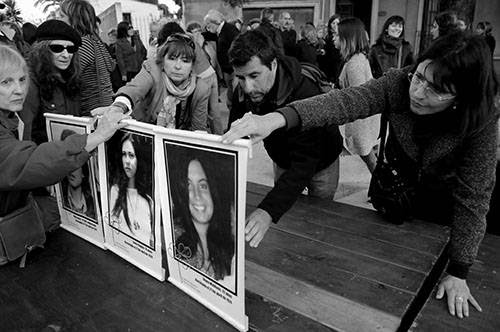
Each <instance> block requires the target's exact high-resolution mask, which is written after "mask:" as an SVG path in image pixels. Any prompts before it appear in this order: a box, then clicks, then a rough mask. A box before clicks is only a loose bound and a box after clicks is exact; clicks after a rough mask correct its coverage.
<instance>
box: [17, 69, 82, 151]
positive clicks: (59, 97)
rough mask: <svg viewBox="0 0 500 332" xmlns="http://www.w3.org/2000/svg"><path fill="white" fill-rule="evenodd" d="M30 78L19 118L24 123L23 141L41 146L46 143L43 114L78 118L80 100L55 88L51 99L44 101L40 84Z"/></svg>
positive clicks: (59, 88)
mask: <svg viewBox="0 0 500 332" xmlns="http://www.w3.org/2000/svg"><path fill="white" fill-rule="evenodd" d="M31 76H32V77H31V79H30V87H29V90H28V95H27V96H26V100H25V101H24V105H23V109H22V111H21V112H20V113H19V116H20V117H21V119H22V120H23V122H24V134H23V139H24V140H28V141H31V140H32V141H33V142H35V143H36V144H41V143H44V142H47V130H46V126H45V117H44V114H45V113H56V114H69V115H74V116H79V115H80V100H79V98H78V97H69V96H67V95H66V94H65V93H64V92H63V90H62V89H61V87H57V88H56V89H55V90H54V93H53V95H52V98H51V99H50V100H46V99H45V98H43V97H42V96H41V95H40V84H39V83H38V81H37V80H36V78H35V77H33V75H31ZM61 84H62V83H61Z"/></svg>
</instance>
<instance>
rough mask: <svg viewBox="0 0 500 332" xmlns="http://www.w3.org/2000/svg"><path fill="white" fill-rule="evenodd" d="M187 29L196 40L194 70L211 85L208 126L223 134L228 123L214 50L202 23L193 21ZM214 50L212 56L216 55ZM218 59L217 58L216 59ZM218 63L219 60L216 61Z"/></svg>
mask: <svg viewBox="0 0 500 332" xmlns="http://www.w3.org/2000/svg"><path fill="white" fill-rule="evenodd" d="M186 29H187V31H188V32H189V33H190V34H191V35H192V36H193V39H194V41H195V47H196V49H195V51H196V60H195V62H194V68H193V70H194V72H195V73H196V75H197V76H198V78H200V79H202V80H204V81H205V83H206V84H207V85H208V86H209V87H210V99H209V100H208V126H209V128H210V132H211V133H212V134H216V135H222V134H223V133H224V129H225V128H226V127H227V123H224V121H223V120H222V109H221V107H220V104H219V85H218V82H217V74H216V72H215V69H214V67H213V64H212V63H213V60H212V59H211V58H210V55H209V52H211V51H212V50H211V49H210V46H209V45H208V44H205V38H204V37H203V35H202V34H201V31H202V30H201V24H200V23H198V22H191V23H189V24H188V26H187V28H186ZM206 50H208V52H207V51H206ZM214 55H215V54H214V52H212V56H214ZM214 60H216V59H214ZM215 65H217V62H215Z"/></svg>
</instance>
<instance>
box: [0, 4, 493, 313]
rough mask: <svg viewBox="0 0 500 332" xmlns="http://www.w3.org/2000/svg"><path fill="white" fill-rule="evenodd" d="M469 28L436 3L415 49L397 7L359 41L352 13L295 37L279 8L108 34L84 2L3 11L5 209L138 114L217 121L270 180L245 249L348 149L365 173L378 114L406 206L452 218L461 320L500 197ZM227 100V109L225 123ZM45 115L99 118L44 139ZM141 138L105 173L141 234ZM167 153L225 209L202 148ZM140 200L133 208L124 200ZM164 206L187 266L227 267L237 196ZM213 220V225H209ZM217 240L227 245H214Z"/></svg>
mask: <svg viewBox="0 0 500 332" xmlns="http://www.w3.org/2000/svg"><path fill="white" fill-rule="evenodd" d="M464 26H465V30H471V28H470V27H469V28H468V27H467V25H465V24H464V21H463V20H460V18H459V17H458V16H457V14H456V13H453V12H444V13H440V14H438V15H436V17H435V20H434V22H433V25H432V29H431V31H430V32H431V34H432V36H433V39H434V41H433V42H432V44H431V45H430V46H429V48H428V49H427V50H426V51H424V52H423V53H422V54H421V55H420V56H419V58H418V59H415V57H414V52H413V49H412V46H411V45H410V43H409V42H408V41H407V40H406V39H405V21H404V19H403V18H402V17H401V16H397V15H394V16H391V17H389V18H388V19H387V20H386V21H385V23H384V25H383V27H382V31H381V33H380V35H379V36H378V38H377V39H376V42H375V43H374V45H373V46H371V47H370V43H369V36H368V33H367V31H366V27H365V26H364V24H363V22H362V21H361V20H360V19H358V18H355V17H344V18H341V17H339V16H338V15H332V16H331V18H330V19H329V21H328V24H327V25H320V26H315V25H314V24H313V23H312V22H308V23H306V24H304V26H302V27H301V28H300V32H298V33H297V31H295V28H294V20H293V18H292V16H291V15H290V13H289V12H287V11H281V12H280V13H279V19H278V20H277V21H275V20H274V12H273V10H272V9H270V8H266V9H264V10H262V12H261V16H260V17H259V18H255V19H252V20H249V21H248V22H242V21H241V20H237V21H234V22H229V21H227V20H226V19H225V17H224V15H223V14H222V13H221V12H219V11H217V10H214V9H211V10H210V11H208V12H207V13H206V15H205V16H204V19H203V22H188V23H187V24H186V26H185V27H184V26H183V25H182V24H181V23H179V22H176V21H175V20H173V21H172V20H170V21H169V20H164V19H161V20H159V21H157V22H153V23H152V24H151V25H150V30H151V36H149V40H148V43H147V44H146V45H144V44H143V43H142V42H141V39H140V36H139V35H138V32H137V30H135V29H134V27H133V26H132V25H131V24H130V22H126V21H124V22H120V23H119V24H118V25H117V27H116V28H113V29H111V30H110V31H109V32H108V37H109V40H110V43H109V44H105V43H104V42H103V41H102V39H101V38H100V37H99V19H98V17H97V16H96V13H95V11H94V8H93V7H92V6H91V5H90V4H89V3H88V2H87V1H86V0H64V1H63V2H62V3H61V6H60V10H59V12H58V19H52V20H47V21H46V22H44V23H42V24H41V25H40V26H38V27H34V26H32V25H28V24H26V25H25V26H23V27H22V28H21V27H19V26H17V25H16V24H15V23H12V22H2V23H1V24H0V27H1V29H0V44H2V45H0V60H1V61H0V69H1V71H0V136H1V141H0V166H1V169H2V171H3V172H4V173H3V176H2V178H1V179H0V190H1V191H0V197H1V198H2V199H1V200H0V202H1V203H0V217H8V216H9V215H13V213H14V212H15V211H17V210H18V209H20V208H22V207H24V206H26V205H27V204H31V203H30V202H31V200H32V199H33V198H35V199H36V196H37V195H41V194H40V191H43V190H37V189H41V188H42V187H44V186H47V185H51V184H54V183H56V182H58V181H61V180H62V179H63V178H64V177H65V176H67V175H68V174H70V173H72V172H75V171H78V170H80V171H79V174H80V173H82V171H81V169H82V167H83V166H84V164H85V162H86V161H87V160H88V158H89V153H90V152H91V151H92V150H94V149H95V147H96V146H97V145H98V144H100V143H102V142H104V141H106V140H108V139H109V138H110V137H111V136H113V134H114V132H115V131H116V130H118V129H120V128H123V127H124V124H122V122H121V120H123V119H126V118H130V117H132V118H134V119H136V120H139V121H143V122H147V123H150V124H155V125H158V126H163V127H167V128H176V129H183V130H189V131H195V130H196V131H205V132H208V133H212V134H217V135H223V136H222V140H223V141H224V142H231V141H233V140H234V139H236V138H239V137H246V136H248V137H250V138H251V139H252V140H253V141H259V140H263V141H264V147H265V149H266V150H267V152H268V154H269V156H270V157H271V159H272V161H273V165H274V182H275V185H274V188H273V189H272V190H271V191H270V192H269V193H268V194H267V195H266V197H265V198H264V199H263V201H262V202H261V203H260V204H259V206H258V207H257V209H255V211H252V212H251V213H250V215H249V216H248V217H247V220H246V228H245V238H246V240H247V241H248V242H249V244H250V246H252V247H257V246H258V245H259V243H260V242H261V241H262V239H263V238H264V236H265V234H266V232H267V230H268V229H269V227H270V224H271V223H272V222H278V221H279V219H280V218H281V216H282V215H283V214H284V213H286V211H288V210H289V209H290V208H291V207H292V205H293V204H294V202H295V201H296V200H297V198H298V197H299V196H300V194H301V193H302V192H303V190H304V188H307V189H308V194H309V195H310V196H314V197H319V198H322V199H329V200H331V199H333V197H334V194H335V191H336V188H337V185H338V181H339V156H340V154H341V153H342V151H345V152H346V153H350V154H352V155H359V156H360V157H361V158H362V160H363V161H364V162H365V164H366V166H367V168H368V170H369V171H370V172H371V173H373V174H375V173H376V169H377V166H378V161H377V147H378V145H379V142H378V136H379V130H380V127H381V122H384V121H388V124H389V125H388V127H389V134H388V139H387V144H386V151H385V154H386V159H387V162H388V163H390V164H391V165H392V167H394V168H396V169H398V172H399V173H400V174H401V176H402V177H403V178H404V179H405V183H410V185H411V187H412V189H413V195H412V196H411V207H412V208H411V213H412V216H413V217H416V218H421V219H424V220H429V221H434V222H440V223H447V224H450V225H451V227H452V232H451V246H450V251H449V258H450V264H449V266H448V273H449V274H448V276H447V277H445V278H444V279H443V280H442V281H441V284H440V286H439V291H438V297H443V295H444V293H446V295H447V298H448V306H449V309H450V312H451V313H452V314H454V315H455V314H456V315H457V316H458V317H463V316H468V314H469V311H468V303H471V304H472V305H473V306H474V307H476V308H477V309H478V310H480V307H479V304H478V303H477V302H476V301H475V299H474V297H473V296H472V294H470V291H469V288H468V287H467V283H466V278H467V272H468V270H469V268H470V266H471V265H472V262H473V261H474V258H475V256H476V254H477V250H478V246H479V244H480V242H481V239H482V237H483V235H484V232H485V230H486V227H487V222H486V220H487V213H488V210H489V206H490V199H491V196H492V192H493V190H496V192H495V193H494V194H493V195H494V197H495V198H494V199H497V200H498V186H497V187H496V188H495V189H494V184H495V167H496V169H497V171H496V173H497V176H498V173H499V172H498V158H499V156H498V150H497V136H498V123H497V122H498V108H497V107H496V106H499V105H498V104H495V98H498V82H497V77H496V75H495V73H494V69H493V61H492V60H493V57H492V54H493V52H494V49H495V39H494V38H493V36H492V34H491V31H492V27H491V24H490V23H489V22H479V23H478V24H477V29H476V30H474V31H463V30H464ZM325 82H326V84H325ZM325 87H326V90H325ZM223 90H224V91H226V93H225V94H223V93H222V91H223ZM223 96H225V100H222V98H223ZM222 103H225V104H226V105H227V108H228V109H229V121H228V122H227V123H226V122H224V120H223V118H224V117H223V116H222V113H223V107H222ZM47 112H51V113H59V114H72V115H75V116H97V115H100V116H103V117H102V120H101V121H99V124H98V127H97V129H96V131H94V132H93V133H92V134H89V135H78V134H69V135H67V137H66V135H65V137H64V139H62V140H61V141H55V142H50V143H48V142H47V135H46V133H45V130H44V128H45V121H44V116H43V114H44V113H47ZM136 144H137V143H136V140H135V139H134V138H133V137H129V136H124V137H123V140H122V141H121V143H120V147H121V150H122V153H121V156H122V163H123V165H122V166H123V167H121V170H122V173H123V174H121V176H120V178H119V179H116V183H113V184H112V186H111V192H110V195H111V197H112V199H111V201H112V202H113V207H112V214H113V216H114V219H115V220H114V221H113V222H114V223H115V224H116V225H118V226H117V227H119V228H120V229H122V230H123V231H124V232H125V233H128V234H135V235H136V236H138V237H140V239H141V240H142V242H143V243H147V244H150V245H152V244H153V241H154V239H153V237H152V231H151V228H152V223H151V222H150V221H151V220H152V213H153V212H152V204H153V203H152V202H151V193H150V192H148V191H147V190H144V188H143V187H142V186H143V184H142V182H141V181H138V178H137V176H136V174H137V172H138V169H139V168H138V164H137V158H136V153H138V152H137V149H136ZM143 167H144V165H143ZM179 167H180V168H181V169H179V170H178V173H179V176H180V177H183V178H185V179H186V181H185V183H191V182H192V183H195V178H196V179H198V178H199V177H203V178H204V180H203V181H204V184H203V185H201V186H200V187H199V188H198V187H195V186H194V184H193V185H191V184H190V187H189V188H184V187H179V188H177V190H178V191H179V193H178V195H179V196H180V197H184V196H185V197H189V200H191V199H192V198H191V196H192V195H194V192H195V191H196V192H197V193H196V195H200V196H202V195H201V193H202V191H203V190H206V189H207V188H210V189H211V190H209V191H208V194H207V195H206V196H207V197H208V196H209V199H207V200H208V201H210V206H212V207H211V208H212V209H217V207H218V206H220V205H224V204H225V205H227V202H226V203H224V202H219V201H218V198H217V197H218V194H217V193H216V188H215V186H212V185H211V184H210V185H207V184H206V183H211V181H213V180H211V179H210V178H209V179H208V180H207V179H205V178H207V177H210V176H211V174H212V173H216V171H214V172H212V170H211V166H210V165H207V163H206V162H205V161H203V160H201V159H199V158H198V159H197V158H195V157H192V158H191V159H186V160H185V165H184V164H183V165H182V166H179ZM374 176H375V175H374ZM80 177H81V175H80ZM196 181H199V180H196ZM69 184H70V185H71V181H70V182H69ZM70 189H71V188H70V187H67V189H65V190H67V191H68V196H70V195H69V194H70V193H71V197H73V198H75V197H76V196H75V195H76V194H77V193H76V192H72V191H71V192H70ZM198 191H199V192H198ZM192 192H193V193H192ZM78 194H79V196H78V197H79V198H80V199H79V200H78V202H79V204H76V201H75V202H73V203H72V204H74V205H75V206H76V205H78V206H79V208H80V209H83V210H82V211H87V213H93V212H89V211H91V210H92V209H91V206H90V204H89V203H85V200H84V199H82V197H84V196H82V195H81V193H78ZM44 195H45V194H44ZM132 200H133V202H135V203H133V204H132V203H131V202H132ZM193 200H194V199H193ZM68 204H69V203H68ZM190 204H191V203H190ZM193 204H194V203H193ZM497 204H498V203H497ZM138 205H141V206H144V209H142V210H143V211H146V212H145V213H146V215H145V216H140V215H139V214H138V213H135V212H134V209H135V208H137V206H138ZM175 205H177V209H178V213H177V215H178V216H179V220H180V222H179V225H180V227H181V231H179V232H178V233H179V234H178V238H179V239H182V241H181V242H182V244H183V246H187V247H189V248H190V251H191V253H192V254H193V256H192V257H191V258H192V264H193V265H196V266H198V267H199V268H200V269H203V270H204V271H206V272H207V271H208V272H207V273H209V274H210V275H211V276H215V278H216V279H224V277H226V276H228V275H230V274H231V272H230V271H231V270H232V269H233V268H232V264H233V262H232V257H233V254H234V248H233V247H232V246H233V242H234V238H233V236H234V235H233V233H232V231H231V230H230V228H231V223H232V221H231V220H230V218H231V216H230V214H231V213H230V211H231V207H227V209H226V210H227V211H224V212H221V211H215V212H213V213H210V214H209V216H208V217H206V216H203V218H205V217H206V218H208V220H204V219H203V218H201V217H200V218H198V219H199V220H198V219H197V218H195V217H194V216H196V213H197V211H196V210H193V209H191V208H190V207H189V206H188V207H186V206H184V205H185V204H181V202H180V201H179V202H177V204H175ZM190 209H191V210H190ZM429 211H432V214H426V212H429ZM489 213H490V214H489V216H488V218H489V219H490V220H491V224H489V225H488V227H489V229H491V230H492V231H496V232H498V229H499V228H500V227H499V226H498V225H496V224H493V221H495V222H496V223H498V220H500V218H499V217H498V210H495V209H494V208H493V209H491V211H490V212H489ZM212 214H213V215H214V219H213V220H214V221H213V222H212ZM207 215H208V214H207ZM138 216H139V217H141V218H139V217H138ZM139 219H141V220H147V221H148V222H146V223H143V222H142V223H141V220H139ZM195 219H196V220H195ZM222 219H223V220H222ZM210 222H212V225H211V226H208V225H207V223H208V224H210ZM199 225H202V226H199ZM220 225H225V229H224V230H218V232H219V233H220V234H223V236H221V235H220V234H219V233H217V232H215V231H214V229H218V228H221V226H220ZM228 225H229V226H228ZM228 227H229V228H228ZM200 229H203V230H204V233H203V234H204V236H203V237H201V236H200V235H199V232H200ZM207 229H208V233H207ZM197 232H198V233H197ZM214 232H215V233H217V234H215V233H214ZM221 232H222V233H221ZM214 239H215V240H214ZM221 239H222V240H221ZM214 241H215V242H217V241H224V243H227V244H228V246H227V248H229V249H224V250H222V251H220V250H219V249H220V248H218V247H217V246H216V243H215V242H214ZM212 254H213V257H211V255H212ZM1 263H2V261H0V264H1Z"/></svg>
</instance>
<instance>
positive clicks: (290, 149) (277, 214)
mask: <svg viewBox="0 0 500 332" xmlns="http://www.w3.org/2000/svg"><path fill="white" fill-rule="evenodd" d="M277 60H278V68H277V71H276V79H275V82H274V85H273V87H272V88H271V90H270V91H269V93H268V94H267V95H266V96H265V97H264V100H263V101H262V102H261V103H260V104H259V105H256V104H254V103H252V102H251V101H250V99H248V98H247V97H246V96H245V95H244V93H243V90H242V88H241V87H240V86H239V85H238V86H236V90H235V93H234V95H233V107H232V109H231V113H230V115H229V118H230V121H229V123H231V122H233V121H234V120H237V119H239V118H241V117H242V116H243V115H244V114H245V113H247V112H252V113H255V114H261V115H262V114H267V113H271V112H273V111H275V110H276V109H277V108H279V107H282V106H284V105H286V104H287V103H289V102H292V101H296V100H300V99H304V98H308V97H311V96H315V95H318V94H320V93H321V90H320V88H319V86H318V85H317V84H316V83H315V82H313V81H312V80H310V79H309V78H307V77H305V76H304V75H303V74H302V72H301V66H300V64H299V62H298V61H297V60H296V59H295V58H291V57H287V56H280V57H279V58H278V59H277ZM264 147H265V148H266V151H267V153H268V154H269V156H270V157H271V159H272V160H273V161H274V162H275V163H276V164H277V165H278V166H279V167H280V168H283V169H285V170H286V171H285V172H284V173H283V174H282V175H281V176H280V178H279V179H278V180H277V181H275V185H274V188H273V189H272V190H271V191H270V192H269V193H268V194H267V196H266V197H265V198H264V200H263V201H262V202H261V203H260V204H259V206H258V207H259V208H261V209H263V210H265V211H266V212H268V213H269V214H270V215H271V217H272V220H273V222H277V221H278V220H279V219H280V218H281V216H282V215H283V214H284V213H285V212H286V211H288V210H289V209H290V208H291V207H292V205H293V204H294V203H295V201H296V200H297V198H298V197H299V195H300V193H301V192H302V190H303V189H304V187H306V186H307V185H308V184H309V183H310V181H311V179H312V177H313V176H314V175H315V174H316V173H317V172H319V171H321V170H323V169H325V168H326V167H328V166H330V165H331V164H332V163H333V162H334V161H335V160H336V159H337V158H338V156H339V154H340V152H341V151H342V138H341V136H340V133H339V129H338V127H337V126H336V125H335V126H328V127H326V126H325V127H321V128H314V129H311V130H307V131H304V132H300V130H290V131H285V130H277V131H275V132H273V133H272V134H271V135H269V137H267V138H266V139H264Z"/></svg>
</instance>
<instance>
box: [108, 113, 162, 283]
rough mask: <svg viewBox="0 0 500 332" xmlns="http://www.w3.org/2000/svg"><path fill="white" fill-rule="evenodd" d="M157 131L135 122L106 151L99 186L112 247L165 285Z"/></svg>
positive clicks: (117, 136) (116, 136)
mask: <svg viewBox="0 0 500 332" xmlns="http://www.w3.org/2000/svg"><path fill="white" fill-rule="evenodd" d="M152 127H153V126H152V125H148V124H145V123H140V122H137V121H134V120H130V124H129V125H128V126H127V128H126V129H122V130H119V131H117V132H116V133H115V135H114V136H113V137H112V138H111V139H109V140H108V141H107V142H106V143H105V144H104V145H103V146H102V147H100V150H99V169H100V175H101V177H100V181H99V182H100V186H101V193H102V195H101V198H102V200H103V202H102V207H103V211H104V216H105V217H104V219H105V222H104V223H105V227H104V229H105V235H106V247H107V248H108V249H110V250H112V251H113V252H115V253H116V254H118V255H120V256H122V257H123V258H125V259H127V260H129V261H130V262H132V263H134V264H136V265H137V266H139V267H140V268H142V269H144V270H145V271H147V272H148V273H150V274H152V275H153V276H155V277H156V278H158V279H164V272H163V269H162V268H161V240H160V227H159V220H160V219H159V213H160V208H159V206H157V204H155V202H156V196H157V195H156V190H157V188H156V185H155V180H154V179H155V160H154V134H153V132H152Z"/></svg>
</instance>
